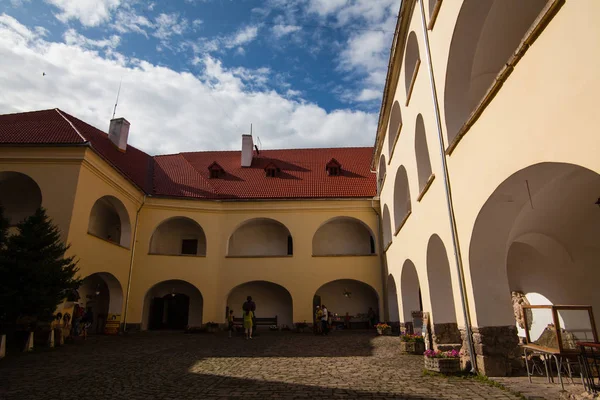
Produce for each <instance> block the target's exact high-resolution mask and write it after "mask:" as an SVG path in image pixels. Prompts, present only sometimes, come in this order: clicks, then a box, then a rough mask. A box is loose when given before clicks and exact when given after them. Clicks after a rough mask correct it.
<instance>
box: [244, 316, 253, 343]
mask: <svg viewBox="0 0 600 400" xmlns="http://www.w3.org/2000/svg"><path fill="white" fill-rule="evenodd" d="M253 318H254V312H253V311H250V310H247V311H244V331H245V333H246V339H252V325H253V324H252V319H253Z"/></svg>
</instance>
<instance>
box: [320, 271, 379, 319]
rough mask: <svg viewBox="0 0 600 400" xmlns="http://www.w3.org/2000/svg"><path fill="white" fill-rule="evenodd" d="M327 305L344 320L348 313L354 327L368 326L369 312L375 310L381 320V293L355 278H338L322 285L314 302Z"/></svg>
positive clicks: (331, 311) (330, 310)
mask: <svg viewBox="0 0 600 400" xmlns="http://www.w3.org/2000/svg"><path fill="white" fill-rule="evenodd" d="M317 300H318V303H320V304H322V305H325V306H327V309H328V310H329V312H330V313H332V314H333V315H334V317H335V316H336V315H337V316H338V317H339V318H340V323H342V322H343V320H344V317H345V315H346V313H347V314H348V315H349V316H350V317H351V325H352V328H353V329H354V328H367V327H368V326H369V322H368V320H367V314H368V313H369V309H371V310H373V312H374V313H375V314H376V318H377V319H378V320H379V317H380V316H381V315H379V295H378V294H377V291H376V290H375V289H373V287H371V286H370V285H368V284H366V283H364V282H361V281H357V280H354V279H338V280H334V281H331V282H328V283H326V284H324V285H322V286H321V287H320V288H319V289H317V291H316V292H315V300H314V301H313V303H317Z"/></svg>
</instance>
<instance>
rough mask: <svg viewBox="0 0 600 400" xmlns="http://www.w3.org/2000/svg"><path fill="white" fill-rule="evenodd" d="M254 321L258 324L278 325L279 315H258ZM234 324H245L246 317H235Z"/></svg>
mask: <svg viewBox="0 0 600 400" xmlns="http://www.w3.org/2000/svg"><path fill="white" fill-rule="evenodd" d="M254 323H255V324H256V326H259V325H266V326H271V325H277V315H276V316H274V317H269V318H259V317H256V318H254ZM233 324H234V325H244V318H233Z"/></svg>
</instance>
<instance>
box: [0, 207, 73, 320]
mask: <svg viewBox="0 0 600 400" xmlns="http://www.w3.org/2000/svg"><path fill="white" fill-rule="evenodd" d="M3 224H4V222H3V221H2V218H0V240H4V243H5V246H4V247H3V248H2V246H1V243H2V242H0V261H1V262H0V276H1V277H2V279H1V280H0V324H2V325H5V324H14V323H16V322H17V320H18V319H19V318H23V317H28V318H33V319H35V320H40V321H50V320H51V319H52V314H53V313H54V311H55V310H56V306H57V305H58V304H59V303H60V302H61V301H62V300H63V299H64V298H65V297H66V295H67V293H68V292H70V291H72V290H74V289H77V288H78V287H79V285H80V284H81V280H80V279H77V278H75V275H76V273H77V272H78V268H77V262H75V261H74V257H73V256H71V257H64V255H65V252H66V251H67V250H68V249H69V246H67V245H65V244H64V243H63V242H62V241H61V238H60V232H59V230H58V228H57V227H56V226H55V225H54V224H53V223H52V221H51V220H50V218H49V217H48V215H47V214H46V211H45V210H44V209H43V208H39V209H38V210H37V211H36V212H35V214H33V215H32V216H30V217H28V218H26V219H25V220H24V221H22V222H21V223H19V224H18V225H17V231H18V233H17V234H15V235H12V236H8V237H7V236H6V233H5V232H6V230H5V231H4V233H2V229H1V227H2V226H3Z"/></svg>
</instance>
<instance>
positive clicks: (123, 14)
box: [114, 8, 154, 37]
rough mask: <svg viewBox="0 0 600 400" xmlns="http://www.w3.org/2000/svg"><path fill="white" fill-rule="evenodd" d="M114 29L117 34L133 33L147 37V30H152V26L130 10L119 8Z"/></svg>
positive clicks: (144, 18)
mask: <svg viewBox="0 0 600 400" xmlns="http://www.w3.org/2000/svg"><path fill="white" fill-rule="evenodd" d="M114 28H115V30H116V31H117V32H119V33H128V32H134V33H139V34H141V35H144V36H146V37H148V32H147V30H148V29H151V28H154V24H153V23H152V22H150V20H148V18H146V17H144V16H143V15H138V14H137V13H136V12H135V11H134V10H132V9H131V8H120V9H119V10H118V11H117V14H116V17H115V24H114Z"/></svg>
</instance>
